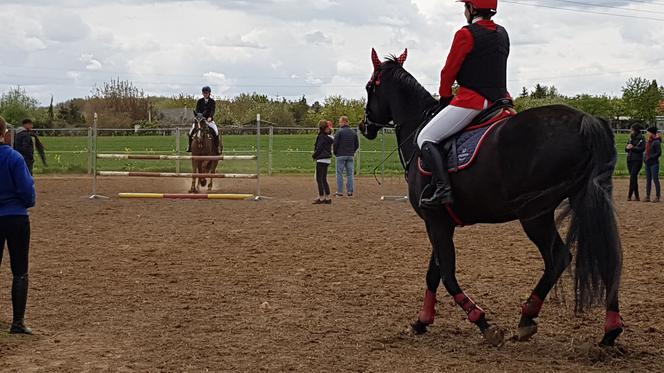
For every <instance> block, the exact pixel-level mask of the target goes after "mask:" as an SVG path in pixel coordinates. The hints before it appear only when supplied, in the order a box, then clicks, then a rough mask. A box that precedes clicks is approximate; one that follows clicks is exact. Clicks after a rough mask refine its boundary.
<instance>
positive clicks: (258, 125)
mask: <svg viewBox="0 0 664 373" xmlns="http://www.w3.org/2000/svg"><path fill="white" fill-rule="evenodd" d="M253 199H254V201H260V200H261V199H262V197H261V115H260V114H256V196H255V197H254V198H253Z"/></svg>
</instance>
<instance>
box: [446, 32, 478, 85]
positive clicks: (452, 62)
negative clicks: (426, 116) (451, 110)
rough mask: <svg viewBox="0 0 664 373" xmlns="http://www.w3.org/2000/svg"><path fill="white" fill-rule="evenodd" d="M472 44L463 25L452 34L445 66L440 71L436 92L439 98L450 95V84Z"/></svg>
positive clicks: (452, 82)
mask: <svg viewBox="0 0 664 373" xmlns="http://www.w3.org/2000/svg"><path fill="white" fill-rule="evenodd" d="M473 44H474V40H473V35H472V34H471V33H470V31H469V30H468V29H467V28H465V27H464V28H462V29H461V30H459V31H457V33H456V34H455V35H454V40H453V41H452V48H451V49H450V54H449V55H448V56H447V62H445V67H443V70H442V71H441V72H440V88H438V94H439V95H440V97H441V98H442V97H451V96H452V85H453V84H454V82H455V81H456V77H457V74H459V70H461V65H463V61H464V60H465V59H466V56H467V55H468V53H470V51H472V50H473Z"/></svg>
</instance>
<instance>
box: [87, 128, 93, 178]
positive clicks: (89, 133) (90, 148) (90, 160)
mask: <svg viewBox="0 0 664 373" xmlns="http://www.w3.org/2000/svg"><path fill="white" fill-rule="evenodd" d="M92 162H93V161H92V127H88V175H91V174H92Z"/></svg>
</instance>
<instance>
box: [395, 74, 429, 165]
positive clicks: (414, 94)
mask: <svg viewBox="0 0 664 373" xmlns="http://www.w3.org/2000/svg"><path fill="white" fill-rule="evenodd" d="M420 89H421V90H422V91H424V88H423V87H403V86H400V87H399V89H398V94H397V95H395V96H394V99H393V102H391V107H392V113H393V119H394V123H396V124H398V126H399V131H398V132H397V141H398V143H399V147H400V148H401V153H402V154H403V156H404V158H405V161H408V160H409V159H410V158H411V157H412V155H413V154H414V153H415V151H416V150H417V146H416V145H415V144H416V140H417V139H415V136H416V132H417V129H418V128H419V126H420V124H421V123H422V120H423V119H424V113H425V112H426V111H428V110H429V109H431V107H433V106H434V105H435V104H436V100H435V99H434V98H433V97H432V96H431V95H430V94H428V92H427V94H426V95H425V94H424V92H422V91H418V90H420ZM417 98H419V99H417Z"/></svg>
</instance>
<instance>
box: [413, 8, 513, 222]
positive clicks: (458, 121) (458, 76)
mask: <svg viewBox="0 0 664 373" xmlns="http://www.w3.org/2000/svg"><path fill="white" fill-rule="evenodd" d="M459 1H460V2H463V3H464V5H465V12H464V16H465V18H466V21H467V22H468V25H466V26H464V27H463V28H461V29H460V30H459V31H457V33H456V34H455V35H454V40H453V41H452V47H451V49H450V53H449V54H448V57H447V61H446V62H445V66H444V67H443V70H442V71H441V76H440V87H439V89H438V93H439V94H440V103H441V105H445V108H444V109H442V110H441V111H440V112H439V113H438V114H436V116H435V117H433V118H432V119H431V121H429V123H428V124H427V125H426V126H424V128H422V130H421V131H420V132H419V134H418V136H417V146H418V147H419V149H420V150H421V155H422V158H423V159H424V161H425V162H426V163H427V164H428V165H429V166H430V167H431V171H432V172H433V178H432V186H433V187H434V190H433V192H432V193H429V191H430V190H431V189H430V188H427V189H425V191H424V192H423V194H422V196H420V207H422V208H432V209H437V208H440V206H443V205H448V204H453V203H454V198H453V195H452V186H451V184H450V179H449V175H448V173H447V166H446V164H445V161H446V159H445V156H444V155H443V154H440V150H439V149H438V147H437V146H436V144H439V143H442V142H443V141H445V139H447V138H449V137H451V136H453V135H454V134H455V133H457V132H459V131H461V130H463V129H464V128H465V127H466V126H467V125H468V124H470V122H471V121H472V120H473V118H474V117H475V116H477V114H479V113H480V112H481V111H482V109H485V108H487V107H489V106H491V105H492V104H493V103H494V102H496V101H498V100H500V99H503V98H511V96H510V94H509V92H508V91H507V59H508V56H509V52H510V40H509V36H508V34H507V31H506V30H505V28H503V27H502V26H500V25H498V24H496V23H494V22H493V21H492V17H493V16H494V15H495V14H496V12H497V9H498V0H459ZM405 57H406V56H405V55H404V56H403V58H405ZM455 81H456V82H457V83H459V89H458V91H457V94H456V96H455V95H453V93H452V87H453V84H454V82H455Z"/></svg>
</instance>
